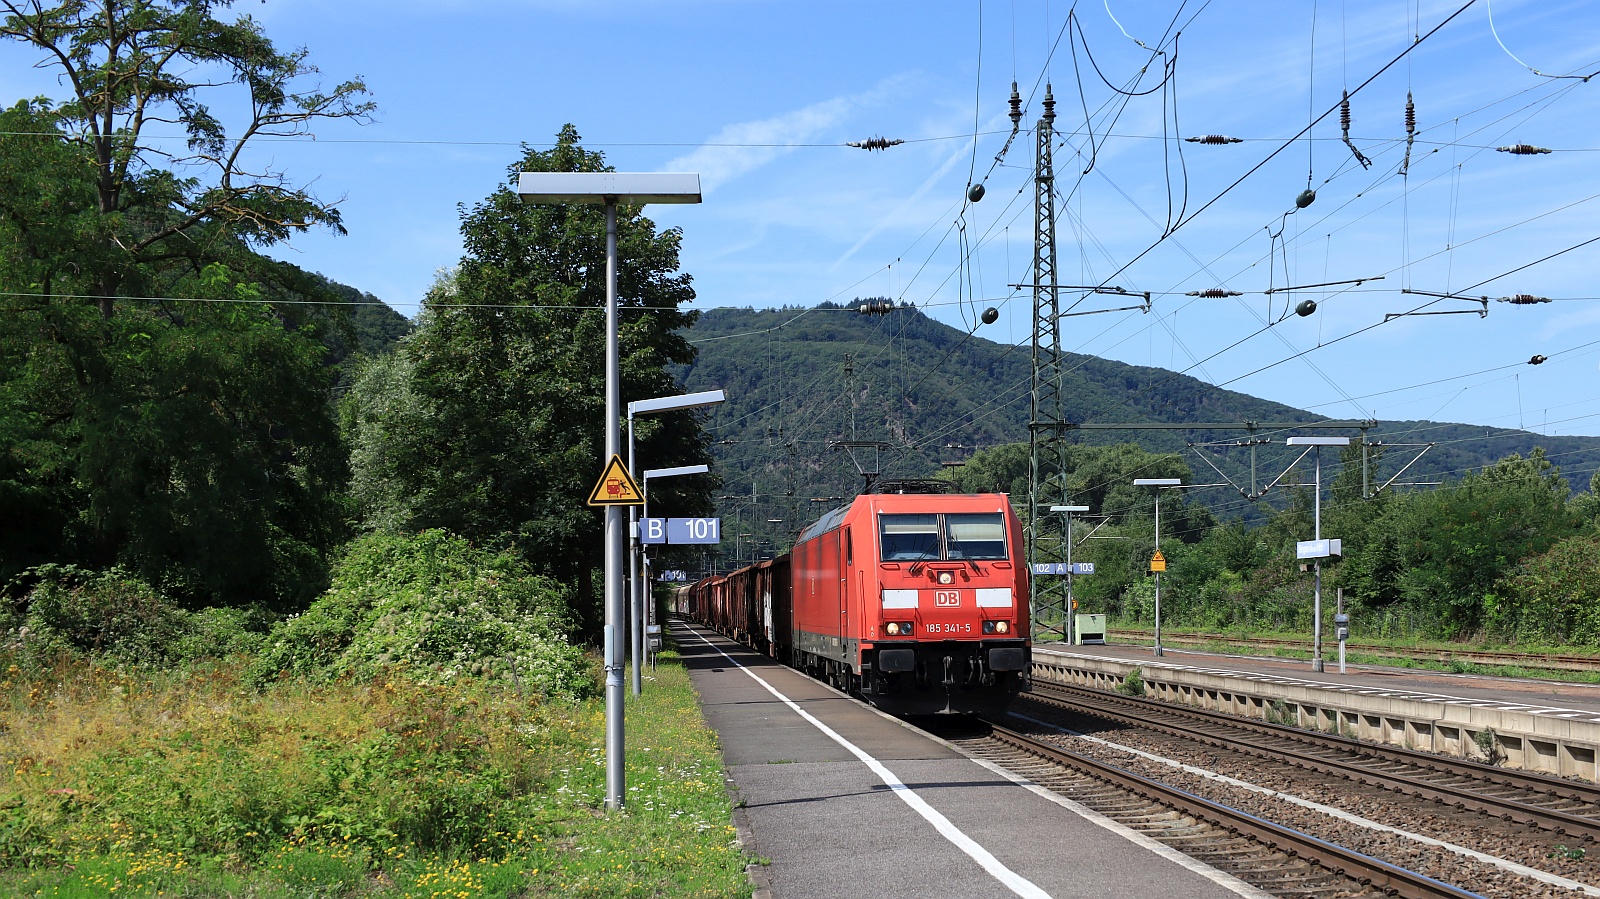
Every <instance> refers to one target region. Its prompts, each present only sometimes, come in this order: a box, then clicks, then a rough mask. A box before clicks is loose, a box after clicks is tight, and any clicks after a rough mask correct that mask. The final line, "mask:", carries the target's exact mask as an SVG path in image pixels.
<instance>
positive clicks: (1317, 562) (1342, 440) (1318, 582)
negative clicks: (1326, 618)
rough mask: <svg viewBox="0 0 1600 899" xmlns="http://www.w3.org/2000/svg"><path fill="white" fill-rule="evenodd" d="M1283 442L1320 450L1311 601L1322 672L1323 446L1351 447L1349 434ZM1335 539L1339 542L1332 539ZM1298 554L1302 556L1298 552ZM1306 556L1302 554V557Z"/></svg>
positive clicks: (1315, 661)
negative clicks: (1314, 572)
mask: <svg viewBox="0 0 1600 899" xmlns="http://www.w3.org/2000/svg"><path fill="white" fill-rule="evenodd" d="M1284 443H1286V444H1288V445H1289V446H1310V447H1315V448H1316V450H1317V480H1316V498H1315V499H1314V500H1313V502H1312V507H1313V508H1314V509H1315V510H1316V512H1315V515H1314V516H1313V518H1312V520H1313V522H1314V524H1313V525H1312V527H1313V528H1315V534H1314V536H1313V538H1312V539H1313V542H1315V543H1316V544H1317V546H1316V547H1314V548H1312V550H1311V552H1314V553H1316V555H1314V556H1312V557H1311V559H1312V564H1313V565H1314V566H1315V570H1316V574H1315V575H1313V583H1314V585H1315V586H1313V587H1312V600H1311V670H1312V671H1321V670H1323V665H1322V560H1323V559H1324V558H1326V557H1327V556H1328V554H1329V553H1328V547H1327V546H1326V545H1325V544H1323V543H1322V448H1323V447H1325V446H1349V445H1350V438H1349V437H1290V438H1289V439H1288V440H1285V441H1284ZM1329 542H1336V541H1329ZM1295 555H1301V553H1299V552H1296V553H1295ZM1302 557H1303V556H1302Z"/></svg>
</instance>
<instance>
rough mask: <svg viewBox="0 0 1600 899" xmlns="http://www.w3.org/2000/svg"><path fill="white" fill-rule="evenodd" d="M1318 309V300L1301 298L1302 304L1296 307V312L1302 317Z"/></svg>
mask: <svg viewBox="0 0 1600 899" xmlns="http://www.w3.org/2000/svg"><path fill="white" fill-rule="evenodd" d="M1316 311H1317V301H1316V300H1301V301H1300V305H1298V306H1296V307H1294V314H1295V315H1298V316H1300V317H1301V318H1305V317H1306V316H1308V315H1310V314H1311V313H1313V312H1316Z"/></svg>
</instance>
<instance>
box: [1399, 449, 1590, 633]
mask: <svg viewBox="0 0 1600 899" xmlns="http://www.w3.org/2000/svg"><path fill="white" fill-rule="evenodd" d="M1570 495H1571V490H1570V489H1569V488H1568V486H1567V481H1566V479H1565V478H1562V477H1561V471H1560V469H1559V468H1557V467H1556V466H1555V465H1553V464H1551V463H1550V461H1549V460H1547V459H1546V458H1545V457H1544V451H1543V450H1542V449H1535V450H1534V452H1533V453H1532V454H1531V455H1530V456H1528V457H1527V458H1523V457H1521V456H1520V455H1518V454H1516V453H1512V454H1511V455H1510V456H1507V457H1506V458H1505V459H1503V460H1501V461H1500V462H1497V463H1495V464H1494V465H1489V466H1486V467H1485V468H1484V469H1483V470H1482V471H1481V472H1478V473H1477V474H1473V475H1469V476H1467V477H1466V478H1463V479H1462V481H1461V483H1460V484H1459V485H1455V486H1453V487H1450V488H1446V489H1442V490H1434V491H1430V492H1428V493H1424V494H1417V495H1416V496H1415V497H1413V498H1412V501H1410V502H1407V503H1405V504H1404V505H1403V506H1399V507H1392V509H1391V514H1387V515H1385V520H1384V525H1385V526H1386V527H1389V528H1391V529H1392V530H1393V531H1394V533H1395V534H1397V535H1398V536H1397V540H1396V546H1395V550H1396V552H1397V555H1398V561H1397V564H1396V566H1395V569H1396V570H1397V571H1398V572H1399V574H1398V577H1397V580H1398V586H1399V593H1400V595H1401V596H1402V597H1403V598H1404V599H1405V600H1407V601H1409V602H1413V603H1417V604H1419V605H1421V606H1431V607H1432V609H1433V610H1434V611H1435V613H1436V614H1437V615H1438V616H1439V617H1440V619H1441V621H1442V623H1443V624H1444V626H1445V627H1447V628H1449V629H1450V630H1451V631H1452V632H1453V634H1456V635H1460V634H1464V633H1469V632H1471V631H1474V630H1476V629H1478V628H1479V627H1480V626H1481V625H1482V624H1483V620H1484V612H1485V597H1486V596H1487V594H1489V592H1490V591H1491V589H1492V588H1493V586H1494V584H1495V582H1496V581H1497V580H1498V579H1499V578H1500V577H1501V576H1502V575H1503V574H1504V573H1505V572H1506V571H1508V570H1509V569H1510V568H1511V567H1512V566H1514V565H1515V564H1516V563H1517V562H1519V561H1520V560H1522V559H1524V558H1526V557H1528V556H1532V555H1536V554H1538V553H1542V552H1544V551H1545V550H1547V549H1549V548H1550V547H1551V546H1552V545H1554V544H1555V543H1556V542H1557V541H1559V540H1561V539H1563V538H1565V537H1568V536H1571V535H1572V534H1573V533H1574V532H1575V531H1576V530H1577V527H1578V521H1577V518H1576V516H1575V515H1574V514H1573V513H1572V511H1571V510H1570V509H1569V508H1568V507H1567V506H1568V497H1569V496H1570Z"/></svg>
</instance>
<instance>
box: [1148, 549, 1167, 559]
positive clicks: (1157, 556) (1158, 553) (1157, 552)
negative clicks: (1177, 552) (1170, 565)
mask: <svg viewBox="0 0 1600 899" xmlns="http://www.w3.org/2000/svg"><path fill="white" fill-rule="evenodd" d="M1166 560H1167V557H1166V556H1163V555H1162V554H1161V550H1159V549H1158V550H1156V554H1155V555H1153V556H1151V557H1150V561H1152V562H1165V561H1166Z"/></svg>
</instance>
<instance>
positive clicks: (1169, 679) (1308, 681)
mask: <svg viewBox="0 0 1600 899" xmlns="http://www.w3.org/2000/svg"><path fill="white" fill-rule="evenodd" d="M1033 662H1034V669H1033V673H1034V677H1035V679H1036V680H1038V679H1044V680H1050V681H1057V682H1061V683H1077V684H1084V685H1088V686H1095V687H1101V688H1106V689H1109V688H1111V687H1114V686H1115V685H1116V684H1117V683H1120V682H1121V679H1122V678H1123V677H1124V676H1125V675H1126V674H1127V672H1128V671H1130V670H1132V669H1133V668H1134V667H1138V668H1139V669H1140V675H1141V678H1142V679H1143V680H1144V682H1145V685H1146V689H1147V693H1148V695H1150V696H1152V697H1154V698H1157V699H1162V700H1166V701H1169V702H1180V703H1187V704H1191V705H1197V706H1201V707H1204V708H1210V709H1216V710H1219V711H1225V712H1232V713H1235V714H1241V715H1248V716H1251V717H1256V718H1265V717H1266V716H1267V713H1268V712H1269V711H1274V712H1275V713H1276V714H1277V715H1278V716H1283V715H1288V716H1290V717H1291V719H1292V720H1295V721H1297V722H1298V723H1300V724H1301V725H1302V726H1305V727H1314V728H1317V729H1319V730H1327V731H1337V732H1341V733H1345V734H1347V735H1350V736H1355V737H1358V738H1360V739H1365V740H1373V741H1375V742H1385V743H1393V744H1395V745H1400V746H1408V747H1410V748H1413V749H1420V750H1423V751H1432V752H1438V753H1442V754H1446V755H1455V756H1462V757H1468V758H1478V759H1480V760H1482V759H1485V758H1486V753H1485V751H1484V746H1485V745H1494V746H1497V747H1498V749H1497V750H1496V751H1497V753H1498V755H1499V757H1500V761H1501V763H1502V764H1506V765H1510V766H1512V767H1519V768H1526V769H1529V770H1534V771H1543V772H1546V773H1550V774H1559V775H1565V776H1577V777H1583V778H1585V779H1588V780H1596V781H1600V768H1597V767H1596V754H1597V752H1600V685H1597V684H1581V683H1571V682H1565V681H1551V680H1534V679H1522V678H1510V677H1492V676H1486V675H1473V674H1454V673H1449V672H1442V671H1425V670H1419V669H1414V668H1395V667H1387V666H1381V665H1347V666H1346V673H1345V674H1339V673H1338V665H1337V663H1332V662H1330V663H1326V664H1325V666H1324V667H1325V669H1326V670H1324V671H1321V672H1317V671H1313V670H1312V669H1311V662H1310V661H1309V660H1293V659H1279V658H1263V657H1254V656H1247V655H1231V654H1223V653H1214V652H1201V651H1197V650H1192V649H1176V648H1173V647H1170V646H1169V647H1165V648H1164V654H1163V655H1162V656H1159V657H1157V656H1156V655H1155V654H1154V652H1153V650H1152V648H1151V647H1150V646H1148V645H1145V646H1135V645H1128V644H1112V645H1106V646H1069V645H1066V644H1039V645H1036V646H1035V647H1034V656H1033ZM1485 734H1489V735H1490V736H1487V737H1486V736H1484V735H1485Z"/></svg>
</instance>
